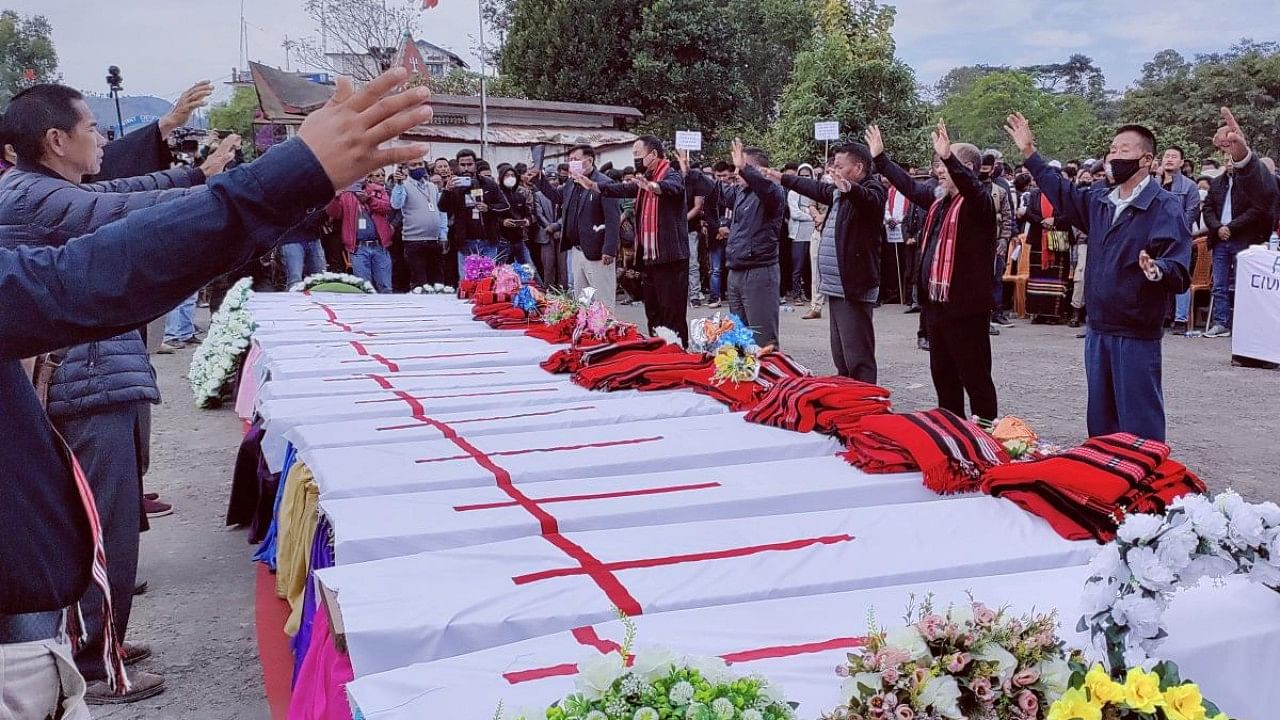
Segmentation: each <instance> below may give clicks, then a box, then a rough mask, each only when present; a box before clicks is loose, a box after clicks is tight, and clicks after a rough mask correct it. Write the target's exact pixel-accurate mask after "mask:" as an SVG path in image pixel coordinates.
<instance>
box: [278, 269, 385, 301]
mask: <svg viewBox="0 0 1280 720" xmlns="http://www.w3.org/2000/svg"><path fill="white" fill-rule="evenodd" d="M326 283H342V284H343V285H350V286H351V287H354V288H359V289H360V290H363V291H364V292H366V293H369V294H370V295H373V294H374V293H376V292H377V290H375V289H374V287H373V283H371V282H369V281H368V280H365V279H364V278H361V277H356V276H355V275H351V274H349V273H335V272H321V273H315V274H313V275H308V276H306V277H304V278H302V282H297V283H294V284H293V287H291V288H289V292H305V291H307V290H310V289H311V288H313V287H315V286H317V285H324V284H326Z"/></svg>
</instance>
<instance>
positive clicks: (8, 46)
mask: <svg viewBox="0 0 1280 720" xmlns="http://www.w3.org/2000/svg"><path fill="white" fill-rule="evenodd" d="M52 33H53V27H52V26H51V25H50V24H49V21H48V20H47V19H45V17H44V16H42V15H36V16H33V17H21V16H19V15H18V13H16V12H14V11H12V10H5V11H4V12H0V103H7V102H9V99H10V98H12V97H13V96H14V95H17V94H18V92H19V91H21V90H23V89H24V88H28V87H31V86H32V85H35V84H37V83H47V82H60V81H61V80H62V76H61V75H59V74H58V53H57V51H55V50H54V48H53V38H52V37H51V35H52Z"/></svg>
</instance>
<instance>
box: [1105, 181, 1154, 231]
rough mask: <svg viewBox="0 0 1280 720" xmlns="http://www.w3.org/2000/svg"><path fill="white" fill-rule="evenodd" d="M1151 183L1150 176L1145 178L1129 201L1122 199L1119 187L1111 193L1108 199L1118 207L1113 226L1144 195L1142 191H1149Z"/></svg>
mask: <svg viewBox="0 0 1280 720" xmlns="http://www.w3.org/2000/svg"><path fill="white" fill-rule="evenodd" d="M1150 182H1151V175H1149V174H1148V175H1147V177H1146V178H1144V179H1143V181H1142V182H1140V183H1138V186H1137V187H1135V188H1134V189H1133V192H1132V193H1130V194H1129V197H1128V199H1122V198H1121V197H1120V186H1119V185H1117V186H1116V188H1115V189H1114V190H1112V191H1111V194H1110V195H1109V196H1107V199H1108V200H1110V201H1111V204H1112V205H1114V206H1115V207H1116V212H1115V215H1113V216H1112V217H1111V224H1112V225H1114V224H1115V222H1116V221H1117V220H1119V219H1120V213H1122V212H1124V209H1125V208H1127V207H1129V206H1130V205H1132V204H1133V201H1134V200H1137V199H1138V196H1139V195H1141V194H1142V191H1143V190H1146V189H1147V185H1148V184H1150Z"/></svg>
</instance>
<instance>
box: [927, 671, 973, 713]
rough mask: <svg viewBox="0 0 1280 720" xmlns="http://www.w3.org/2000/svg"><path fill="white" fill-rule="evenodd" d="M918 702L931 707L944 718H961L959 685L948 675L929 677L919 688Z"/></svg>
mask: <svg viewBox="0 0 1280 720" xmlns="http://www.w3.org/2000/svg"><path fill="white" fill-rule="evenodd" d="M920 704H921V705H923V706H925V707H932V708H933V710H934V711H935V712H937V713H938V714H939V715H941V716H942V717H944V718H955V719H958V718H961V717H963V715H961V714H960V685H959V684H958V683H956V679H955V678H954V677H952V676H950V675H943V676H941V677H933V678H929V681H928V682H926V683H925V684H924V687H923V688H921V689H920Z"/></svg>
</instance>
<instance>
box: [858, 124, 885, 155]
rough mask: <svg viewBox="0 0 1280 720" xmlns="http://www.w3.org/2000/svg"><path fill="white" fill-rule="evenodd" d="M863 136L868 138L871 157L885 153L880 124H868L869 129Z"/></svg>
mask: <svg viewBox="0 0 1280 720" xmlns="http://www.w3.org/2000/svg"><path fill="white" fill-rule="evenodd" d="M862 137H864V138H866V141H867V148H868V149H870V150H871V157H873V158H876V157H880V155H882V154H883V153H884V138H883V137H882V136H881V135H880V126H879V125H868V126H867V131H866V132H865V133H863V135H862Z"/></svg>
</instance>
